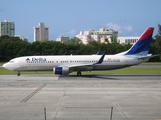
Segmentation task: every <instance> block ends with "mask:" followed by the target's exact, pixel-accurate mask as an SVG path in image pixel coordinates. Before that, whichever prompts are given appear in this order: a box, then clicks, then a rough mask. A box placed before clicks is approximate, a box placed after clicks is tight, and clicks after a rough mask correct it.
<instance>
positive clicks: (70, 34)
mask: <svg viewBox="0 0 161 120" xmlns="http://www.w3.org/2000/svg"><path fill="white" fill-rule="evenodd" d="M76 32H77V30H75V29H73V30H70V31H69V32H67V33H66V35H68V36H75V35H76Z"/></svg>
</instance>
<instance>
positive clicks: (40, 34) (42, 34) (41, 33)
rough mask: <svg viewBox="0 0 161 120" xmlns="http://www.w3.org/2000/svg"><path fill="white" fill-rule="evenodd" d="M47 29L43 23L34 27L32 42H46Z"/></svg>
mask: <svg viewBox="0 0 161 120" xmlns="http://www.w3.org/2000/svg"><path fill="white" fill-rule="evenodd" d="M48 30H49V28H47V27H45V25H44V23H42V22H40V23H39V25H38V26H37V27H34V41H35V42H36V41H48V39H49V32H48Z"/></svg>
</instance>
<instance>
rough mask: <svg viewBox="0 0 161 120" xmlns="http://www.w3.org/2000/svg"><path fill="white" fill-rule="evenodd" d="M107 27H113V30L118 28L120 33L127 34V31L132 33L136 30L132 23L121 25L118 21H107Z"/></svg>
mask: <svg viewBox="0 0 161 120" xmlns="http://www.w3.org/2000/svg"><path fill="white" fill-rule="evenodd" d="M106 27H107V28H108V29H113V30H117V31H118V33H119V34H127V33H131V34H132V32H134V29H133V27H132V26H131V25H128V26H121V25H118V24H116V23H112V22H110V23H107V24H106Z"/></svg>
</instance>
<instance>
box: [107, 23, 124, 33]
mask: <svg viewBox="0 0 161 120" xmlns="http://www.w3.org/2000/svg"><path fill="white" fill-rule="evenodd" d="M106 26H107V28H108V29H113V30H117V31H119V30H120V29H121V26H120V25H117V24H116V23H112V22H110V23H107V24H106Z"/></svg>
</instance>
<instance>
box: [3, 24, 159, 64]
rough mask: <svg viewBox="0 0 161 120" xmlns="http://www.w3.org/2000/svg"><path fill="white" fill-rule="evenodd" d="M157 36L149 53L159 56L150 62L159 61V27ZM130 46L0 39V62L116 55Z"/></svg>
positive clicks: (13, 38) (6, 37)
mask: <svg viewBox="0 0 161 120" xmlns="http://www.w3.org/2000/svg"><path fill="white" fill-rule="evenodd" d="M158 28H159V29H158V34H157V35H155V37H154V38H153V40H152V43H151V45H150V50H149V53H153V54H160V55H159V56H158V57H155V58H151V59H150V61H161V25H160V24H159V25H158ZM131 46H132V45H130V44H119V43H117V42H113V43H108V44H105V43H100V42H96V41H91V42H89V43H88V44H86V45H84V44H82V43H81V41H80V40H79V39H78V38H75V37H74V38H71V39H70V40H68V41H66V42H64V43H61V42H56V41H45V42H33V43H30V42H27V41H23V40H21V39H20V38H19V37H9V36H6V35H4V36H1V37H0V62H6V61H8V60H10V59H12V58H15V57H20V56H31V55H71V54H72V55H92V54H96V53H97V52H98V51H100V52H101V54H103V53H106V54H116V53H119V52H123V51H126V50H128V49H129V48H130V47H131Z"/></svg>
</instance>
